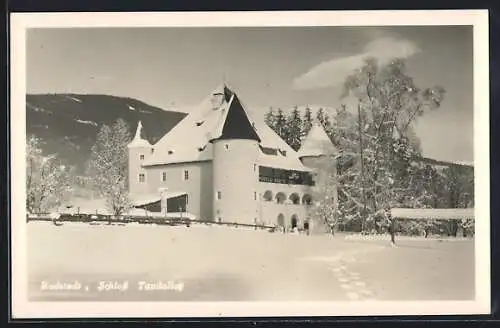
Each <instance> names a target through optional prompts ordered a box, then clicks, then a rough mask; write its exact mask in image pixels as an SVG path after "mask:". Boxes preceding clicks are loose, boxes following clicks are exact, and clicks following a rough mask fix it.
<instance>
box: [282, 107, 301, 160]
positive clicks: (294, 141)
mask: <svg viewBox="0 0 500 328" xmlns="http://www.w3.org/2000/svg"><path fill="white" fill-rule="evenodd" d="M286 124H287V135H286V137H287V139H286V140H285V141H286V142H287V143H288V145H290V147H292V148H293V150H295V151H297V150H298V149H299V148H300V145H301V137H302V119H301V117H300V112H299V109H298V107H297V106H295V107H294V108H293V109H292V112H291V113H290V116H289V117H288V119H287V122H286Z"/></svg>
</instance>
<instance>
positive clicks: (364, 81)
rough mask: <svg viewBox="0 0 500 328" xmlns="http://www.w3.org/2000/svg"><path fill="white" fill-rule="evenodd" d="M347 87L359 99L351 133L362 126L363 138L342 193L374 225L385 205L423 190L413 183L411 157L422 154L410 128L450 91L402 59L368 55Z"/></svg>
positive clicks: (342, 178)
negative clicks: (382, 60) (422, 83)
mask: <svg viewBox="0 0 500 328" xmlns="http://www.w3.org/2000/svg"><path fill="white" fill-rule="evenodd" d="M344 90H345V94H344V95H345V96H350V97H354V98H355V99H356V100H357V104H356V107H357V108H356V110H357V112H358V115H357V117H356V122H355V123H354V126H353V127H351V130H349V131H348V133H347V135H349V136H350V135H353V134H354V133H356V132H357V142H353V143H352V145H355V144H357V148H358V151H357V153H358V155H357V156H356V163H355V165H352V166H351V167H350V169H349V170H347V171H345V172H343V174H342V175H341V176H339V180H340V181H339V196H340V197H343V200H344V201H346V203H347V204H346V205H347V206H346V207H347V208H348V210H349V211H350V212H351V213H344V216H346V217H349V215H351V214H356V215H355V216H356V217H360V218H362V220H361V221H362V222H361V225H362V228H363V229H368V227H369V226H370V224H371V222H373V221H374V220H375V217H376V216H377V215H378V214H377V213H379V212H380V210H382V209H385V208H387V207H393V206H398V205H401V202H404V201H408V200H412V199H413V200H415V199H416V198H419V197H420V196H421V195H416V194H415V189H414V188H413V186H412V184H411V182H412V177H413V174H414V173H415V172H414V170H413V169H412V165H411V163H412V162H413V159H414V158H415V157H418V156H419V155H420V154H419V149H416V147H414V145H413V144H412V143H411V142H409V135H408V131H409V129H410V128H411V127H412V124H413V122H414V121H415V120H416V119H417V118H418V117H420V116H422V115H423V114H424V113H425V111H426V110H432V109H435V108H438V107H439V106H440V104H441V102H442V100H443V97H444V94H445V91H444V89H443V88H442V87H439V86H437V87H432V88H425V89H421V88H419V87H418V86H417V85H416V84H415V83H414V81H413V79H412V77H410V76H409V75H407V73H406V65H405V61H404V60H401V59H394V60H392V61H391V62H390V63H389V64H387V65H379V64H378V62H377V61H376V60H375V59H367V60H366V61H365V64H364V65H363V67H361V68H360V69H358V70H356V71H355V72H353V74H352V75H350V76H349V77H348V78H347V79H346V81H345V84H344ZM337 115H338V114H337ZM353 128H354V129H353ZM342 133H344V132H342ZM341 138H342V135H341V136H340V137H339V136H337V139H341ZM351 206H352V207H351ZM351 216H352V215H351Z"/></svg>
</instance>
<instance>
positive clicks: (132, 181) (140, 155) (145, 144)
mask: <svg viewBox="0 0 500 328" xmlns="http://www.w3.org/2000/svg"><path fill="white" fill-rule="evenodd" d="M127 147H128V174H129V191H130V193H131V194H133V195H136V194H141V193H146V192H147V190H148V188H147V186H148V185H147V180H146V179H147V176H146V170H145V169H144V168H143V167H142V163H143V162H144V161H145V160H147V159H148V157H149V156H150V155H151V154H152V153H153V146H152V145H151V144H150V143H149V141H147V140H146V139H144V137H143V135H142V122H141V121H139V123H138V124H137V129H136V131H135V136H134V139H132V141H131V142H130V143H129V144H128V146H127Z"/></svg>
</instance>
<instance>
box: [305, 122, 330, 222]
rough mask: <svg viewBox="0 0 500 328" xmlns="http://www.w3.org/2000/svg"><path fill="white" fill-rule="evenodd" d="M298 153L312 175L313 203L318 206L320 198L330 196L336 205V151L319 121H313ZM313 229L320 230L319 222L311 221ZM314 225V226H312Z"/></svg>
mask: <svg viewBox="0 0 500 328" xmlns="http://www.w3.org/2000/svg"><path fill="white" fill-rule="evenodd" d="M298 155H299V158H300V160H301V161H302V164H304V165H305V166H307V167H309V168H310V169H311V171H312V173H313V175H314V177H313V180H314V187H313V188H312V190H313V191H314V196H313V198H316V199H315V200H313V204H316V205H315V206H319V204H320V199H325V198H327V197H328V198H331V199H332V200H333V205H334V207H335V208H337V207H338V189H337V184H336V182H335V180H336V175H337V156H338V151H337V149H336V148H335V146H334V145H333V143H332V142H331V140H330V138H329V137H328V135H327V134H326V132H325V130H324V129H323V127H322V126H321V125H320V124H319V123H314V124H313V125H312V127H311V130H310V131H309V133H308V134H307V136H306V137H305V139H304V141H303V143H302V146H301V148H300V149H299V151H298ZM311 224H312V227H311V228H312V229H313V230H318V231H320V230H322V228H325V227H322V226H321V224H318V223H316V224H314V223H313V222H312V221H311ZM314 226H316V227H314Z"/></svg>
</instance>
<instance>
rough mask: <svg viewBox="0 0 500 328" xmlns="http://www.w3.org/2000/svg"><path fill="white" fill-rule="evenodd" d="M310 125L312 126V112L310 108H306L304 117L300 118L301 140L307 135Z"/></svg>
mask: <svg viewBox="0 0 500 328" xmlns="http://www.w3.org/2000/svg"><path fill="white" fill-rule="evenodd" d="M312 125H313V116H312V111H311V108H309V106H306V109H305V111H304V116H303V118H302V135H301V137H302V138H304V137H305V136H306V135H307V134H308V133H309V131H310V130H311V127H312Z"/></svg>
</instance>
